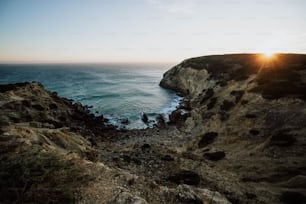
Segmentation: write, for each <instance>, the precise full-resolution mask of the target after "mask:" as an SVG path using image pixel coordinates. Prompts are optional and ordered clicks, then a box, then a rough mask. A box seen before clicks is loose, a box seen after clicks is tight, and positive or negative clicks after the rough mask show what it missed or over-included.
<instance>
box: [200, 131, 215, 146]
mask: <svg viewBox="0 0 306 204" xmlns="http://www.w3.org/2000/svg"><path fill="white" fill-rule="evenodd" d="M217 136H218V133H217V132H207V133H205V134H204V135H203V136H202V138H201V140H200V141H199V143H198V147H199V148H203V147H205V146H207V145H209V144H211V143H213V142H214V141H215V139H216V137H217Z"/></svg>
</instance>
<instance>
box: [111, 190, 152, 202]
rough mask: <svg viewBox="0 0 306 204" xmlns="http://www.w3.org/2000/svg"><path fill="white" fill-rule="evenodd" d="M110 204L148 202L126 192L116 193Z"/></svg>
mask: <svg viewBox="0 0 306 204" xmlns="http://www.w3.org/2000/svg"><path fill="white" fill-rule="evenodd" d="M109 203H110V204H147V203H148V202H147V201H146V200H145V199H143V198H140V197H138V196H134V195H132V194H131V193H128V192H124V191H123V192H120V193H118V194H117V195H116V196H115V197H114V198H113V199H112V200H111V201H110V202H109Z"/></svg>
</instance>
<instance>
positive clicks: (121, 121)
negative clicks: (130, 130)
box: [119, 118, 130, 125]
mask: <svg viewBox="0 0 306 204" xmlns="http://www.w3.org/2000/svg"><path fill="white" fill-rule="evenodd" d="M119 121H120V123H121V124H123V125H128V124H129V123H130V121H129V119H128V118H120V119H119Z"/></svg>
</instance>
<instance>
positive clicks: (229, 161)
mask: <svg viewBox="0 0 306 204" xmlns="http://www.w3.org/2000/svg"><path fill="white" fill-rule="evenodd" d="M160 85H161V86H162V87H164V88H168V89H171V90H174V91H177V92H180V93H181V94H183V95H184V96H186V97H187V98H188V99H189V102H190V106H191V112H190V117H189V118H187V119H186V121H185V123H184V125H183V126H182V127H181V128H180V130H181V131H183V132H185V133H186V134H191V135H192V137H191V138H192V139H191V141H190V142H189V144H188V145H187V146H186V154H187V153H188V154H190V155H193V156H194V157H196V158H202V159H204V161H205V162H207V163H208V164H209V165H211V166H212V167H213V169H214V171H216V172H218V173H217V175H216V177H215V179H220V180H223V183H219V184H216V185H217V186H218V187H217V188H218V190H220V189H221V188H224V187H225V186H227V185H229V186H232V187H231V188H235V187H233V185H235V186H236V187H238V186H239V187H238V188H239V189H240V190H237V191H236V193H237V192H240V193H238V194H240V196H242V197H241V198H242V199H241V200H240V201H235V202H234V203H248V202H249V203H277V202H283V203H305V202H306V199H305V198H306V197H305V196H306V195H305V192H306V185H305V184H306V165H305V164H306V158H305V156H302V155H305V154H306V149H305V146H306V126H305V121H306V101H305V100H306V55H301V54H275V55H274V56H272V57H271V58H268V57H266V56H264V55H261V54H233V55H213V56H204V57H198V58H191V59H187V60H185V61H183V62H182V63H180V64H179V65H177V66H175V67H173V68H172V69H170V70H169V71H168V72H166V73H165V74H164V78H163V79H162V81H161V82H160ZM220 172H224V173H225V172H227V173H229V174H230V175H228V176H225V174H224V177H223V178H219V176H220V175H222V174H223V173H220ZM203 173H204V170H203ZM204 174H207V175H209V174H210V173H208V172H206V173H204ZM206 177H210V176H206ZM229 181H230V182H231V184H229V183H228V182H229ZM212 182H213V181H212ZM215 183H217V182H215ZM220 191H222V190H220ZM243 194H244V195H243ZM237 197H239V196H237Z"/></svg>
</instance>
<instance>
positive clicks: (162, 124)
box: [156, 114, 166, 127]
mask: <svg viewBox="0 0 306 204" xmlns="http://www.w3.org/2000/svg"><path fill="white" fill-rule="evenodd" d="M156 124H157V127H165V126H166V121H165V118H164V116H163V115H162V114H158V115H157V116H156Z"/></svg>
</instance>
